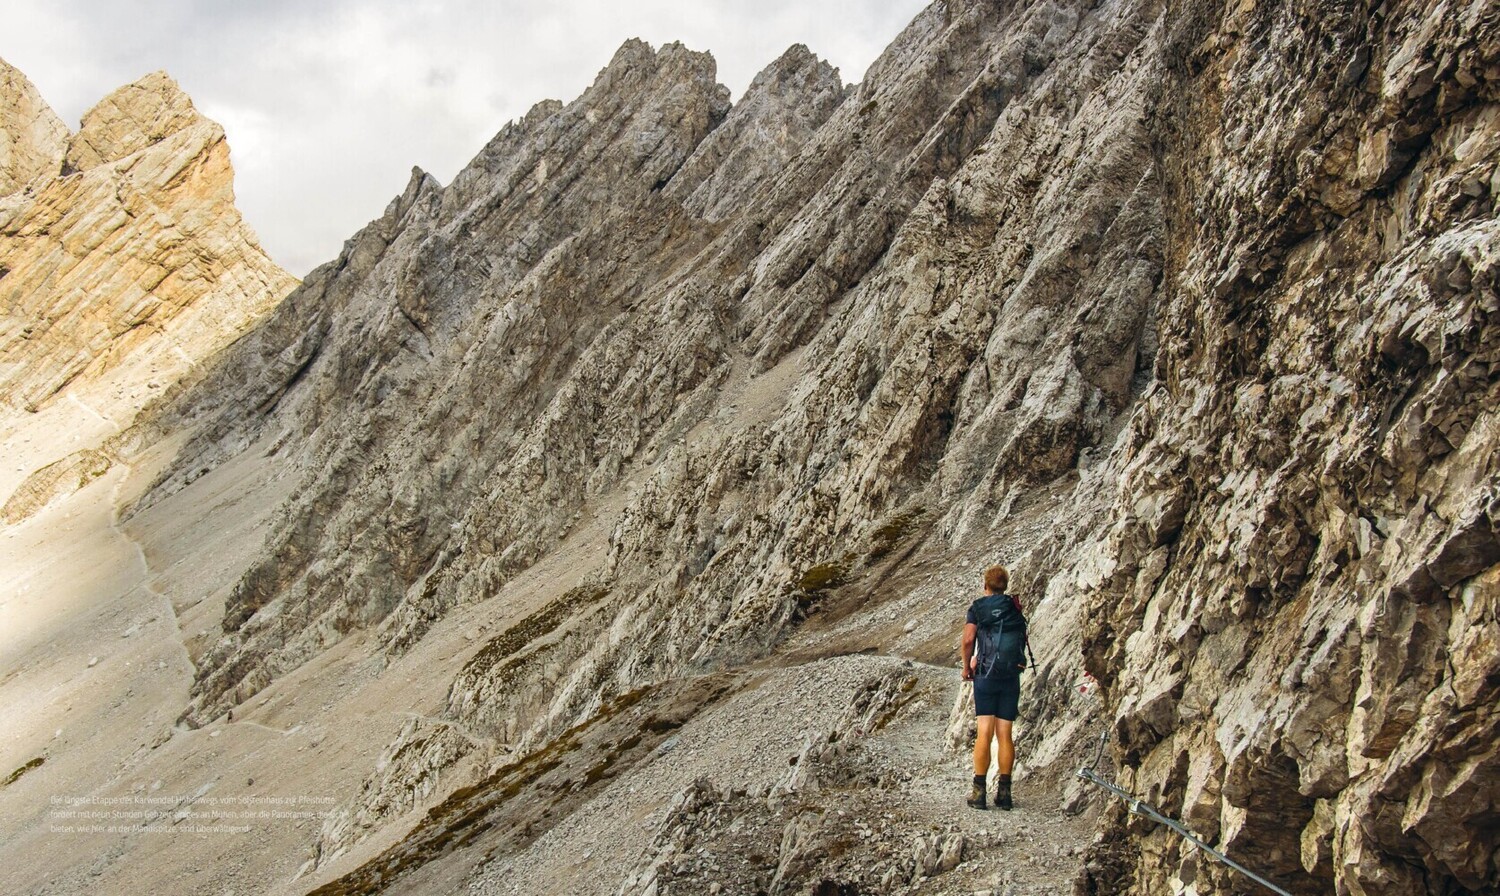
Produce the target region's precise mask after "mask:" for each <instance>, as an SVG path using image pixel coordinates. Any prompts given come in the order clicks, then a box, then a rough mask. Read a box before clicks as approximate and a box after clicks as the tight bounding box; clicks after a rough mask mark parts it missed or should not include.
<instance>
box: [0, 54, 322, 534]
mask: <svg viewBox="0 0 1500 896" xmlns="http://www.w3.org/2000/svg"><path fill="white" fill-rule="evenodd" d="M0 77H3V79H4V80H3V84H0V86H3V91H4V92H3V102H4V109H5V117H4V118H3V119H0V132H3V134H4V139H5V141H6V142H5V144H4V145H5V146H6V147H7V151H8V152H9V156H8V158H9V160H10V161H9V163H8V165H9V167H6V168H0V170H3V171H5V172H6V173H5V174H4V175H3V178H4V179H3V180H0V192H3V193H5V194H6V195H4V196H0V296H3V299H4V307H5V311H4V316H3V318H0V401H3V407H4V408H5V415H6V426H5V429H6V431H7V432H9V431H11V430H13V429H15V428H17V427H24V426H25V425H27V420H28V419H29V415H30V414H34V413H36V412H37V411H39V410H41V409H44V408H47V407H51V406H54V405H56V404H57V403H58V402H59V401H60V400H61V399H62V398H63V397H65V396H70V397H72V398H73V399H76V400H77V401H78V402H79V403H80V404H82V405H84V406H86V407H87V408H89V409H90V411H91V412H92V413H97V414H98V415H99V416H101V417H103V418H105V419H107V420H108V421H110V422H111V424H112V425H113V426H114V427H117V428H118V427H123V426H126V425H128V424H129V423H130V421H131V420H132V419H133V417H134V416H135V413H136V411H137V410H139V409H140V408H141V407H142V406H143V405H144V404H146V402H147V401H148V400H150V399H151V398H152V397H154V396H156V395H159V394H160V392H161V391H162V390H164V389H165V388H167V387H168V386H170V385H171V384H172V383H173V382H175V380H176V379H177V378H178V377H180V376H182V375H183V374H184V372H186V371H187V370H189V369H190V368H191V367H192V366H193V365H194V364H196V363H197V362H198V361H200V360H202V359H203V358H205V357H206V356H208V355H210V354H212V353H214V352H216V351H217V350H219V349H220V348H222V347H223V346H224V345H225V344H227V343H228V342H229V341H231V340H232V339H234V338H235V337H237V336H239V335H241V334H242V333H244V332H245V331H246V330H247V329H249V328H250V326H251V325H252V324H254V323H256V322H258V321H259V320H260V318H261V317H263V316H264V315H265V313H266V312H267V311H269V310H270V308H271V307H272V306H273V305H274V304H275V303H276V302H277V301H278V300H279V299H280V298H281V297H282V296H283V295H285V293H286V292H287V291H289V290H290V289H291V287H292V286H293V285H294V284H295V283H296V281H295V280H294V279H293V278H292V277H290V276H288V275H287V273H286V272H285V271H283V270H281V269H280V268H279V267H277V266H276V264H275V263H274V262H272V261H271V260H270V258H268V257H267V256H266V254H265V253H264V252H263V251H262V250H261V248H260V246H259V244H258V243H257V242H256V239H255V236H254V234H253V233H252V232H251V231H250V228H249V227H248V226H247V225H246V224H245V223H244V221H243V219H241V217H240V215H239V212H238V211H237V210H236V209H235V207H234V186H233V170H232V169H231V167H230V163H229V147H228V144H227V143H226V142H225V139H224V132H223V130H222V129H221V128H220V127H219V126H218V125H217V124H215V123H214V122H212V121H209V120H208V119H206V118H204V117H203V116H201V115H200V114H198V112H197V111H196V110H195V109H194V108H193V105H192V102H191V100H189V99H188V97H187V96H186V95H185V94H184V93H182V91H181V90H180V89H178V87H177V85H176V84H175V83H174V82H173V81H172V80H171V79H170V78H169V77H167V76H166V75H165V74H162V73H156V74H152V75H147V76H146V77H144V78H142V79H141V80H140V81H138V82H136V83H134V84H131V85H128V86H126V87H123V88H121V89H120V90H118V91H116V92H115V93H113V94H111V95H110V96H108V97H106V98H105V99H104V100H102V101H100V103H99V104H98V105H97V106H95V107H94V108H93V109H92V110H90V111H89V112H88V114H86V115H85V116H84V120H83V127H82V129H81V130H80V131H79V132H78V133H77V134H72V135H69V134H68V133H67V131H66V129H65V128H62V129H61V130H59V128H60V127H61V123H60V122H59V121H58V120H57V116H56V115H55V114H53V112H52V111H51V109H49V108H47V107H46V105H45V103H43V102H42V101H41V99H40V98H39V97H38V96H37V94H36V92H35V90H34V89H33V88H31V86H30V84H29V83H28V82H26V81H25V79H24V78H23V77H22V76H21V75H20V73H19V72H16V71H15V70H14V69H10V68H8V67H6V68H4V69H3V70H0ZM51 425H57V424H56V422H55V421H54V422H53V423H52V424H51ZM18 512H19V510H18Z"/></svg>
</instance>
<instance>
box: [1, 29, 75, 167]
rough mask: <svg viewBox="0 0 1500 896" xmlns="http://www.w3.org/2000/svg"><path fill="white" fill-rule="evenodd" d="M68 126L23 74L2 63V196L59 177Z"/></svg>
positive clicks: (4, 62)
mask: <svg viewBox="0 0 1500 896" xmlns="http://www.w3.org/2000/svg"><path fill="white" fill-rule="evenodd" d="M67 144H68V126H67V125H65V124H63V120H62V119H61V118H58V117H57V113H56V112H53V111H52V107H51V106H49V105H47V101H46V100H44V99H42V95H41V94H40V93H38V92H37V89H36V87H35V86H34V85H32V83H31V81H30V80H28V79H27V77H26V76H25V75H24V74H22V73H21V71H20V70H19V69H17V68H15V67H13V66H11V65H10V64H9V63H7V62H6V61H5V60H3V59H0V196H5V195H8V194H10V193H14V192H16V191H17V190H20V189H22V188H24V187H26V186H27V185H28V184H30V183H31V182H32V181H34V180H36V179H38V178H46V177H52V176H54V175H56V174H57V173H58V171H59V169H60V167H61V165H62V158H63V153H64V151H65V150H66V148H67Z"/></svg>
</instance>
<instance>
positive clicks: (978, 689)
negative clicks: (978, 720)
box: [974, 672, 1021, 722]
mask: <svg viewBox="0 0 1500 896" xmlns="http://www.w3.org/2000/svg"><path fill="white" fill-rule="evenodd" d="M1020 702H1021V673H1020V672H996V673H995V674H993V675H991V676H989V677H988V678H976V679H974V714H975V715H977V716H998V717H1000V718H1002V719H1004V720H1005V721H1007V722H1014V721H1015V720H1016V708H1017V706H1018V704H1019V703H1020Z"/></svg>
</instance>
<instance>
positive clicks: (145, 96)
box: [65, 72, 217, 171]
mask: <svg viewBox="0 0 1500 896" xmlns="http://www.w3.org/2000/svg"><path fill="white" fill-rule="evenodd" d="M205 124H207V125H210V126H213V127H217V125H213V124H212V123H211V122H209V120H208V119H206V118H204V117H203V116H202V115H200V114H199V113H198V110H197V109H195V108H193V101H192V100H191V99H189V98H188V95H187V94H186V93H183V92H182V88H180V87H178V86H177V82H176V81H174V80H172V78H171V76H169V75H168V74H167V73H166V72H152V73H151V74H149V75H146V76H145V77H143V78H141V79H140V80H139V81H136V82H134V83H133V84H127V85H125V86H124V87H121V88H120V89H118V90H116V91H115V92H114V93H111V94H110V95H109V96H107V97H105V98H104V99H102V100H100V101H99V102H98V103H97V104H96V105H95V106H94V107H93V108H92V109H90V110H89V111H88V112H85V113H84V116H83V127H82V128H81V129H80V130H79V131H78V133H77V134H75V135H74V136H73V139H72V140H71V141H70V142H69V145H68V153H67V158H66V161H65V165H66V167H67V169H68V170H71V171H83V170H85V169H88V168H93V167H94V166H95V165H103V164H105V163H107V162H114V161H118V160H120V159H123V158H125V157H126V156H129V155H132V154H133V153H137V152H140V151H141V150H143V149H146V148H147V147H149V146H153V145H155V144H157V143H160V142H161V141H163V140H165V139H166V138H168V137H170V136H172V135H173V134H176V133H178V132H179V131H183V130H186V129H188V128H191V127H194V126H198V125H205Z"/></svg>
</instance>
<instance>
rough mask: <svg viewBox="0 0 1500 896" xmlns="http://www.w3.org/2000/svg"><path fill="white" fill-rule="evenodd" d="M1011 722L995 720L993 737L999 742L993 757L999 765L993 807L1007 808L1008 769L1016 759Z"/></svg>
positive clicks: (1009, 804) (1009, 805)
mask: <svg viewBox="0 0 1500 896" xmlns="http://www.w3.org/2000/svg"><path fill="white" fill-rule="evenodd" d="M1010 728H1011V723H1010V722H1009V721H1007V720H1005V719H997V720H996V722H995V739H996V740H998V741H999V742H1000V748H999V750H997V751H996V756H995V759H996V761H997V762H998V763H999V765H1000V777H999V780H997V781H996V782H995V808H996V809H1009V808H1010V807H1011V800H1010V770H1011V766H1012V765H1014V764H1015V761H1016V745H1015V742H1014V741H1012V740H1011V733H1010Z"/></svg>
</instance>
